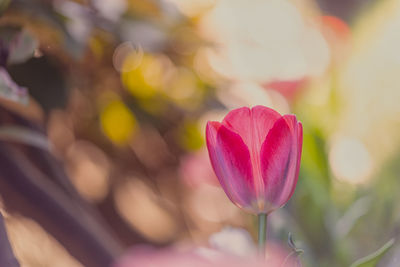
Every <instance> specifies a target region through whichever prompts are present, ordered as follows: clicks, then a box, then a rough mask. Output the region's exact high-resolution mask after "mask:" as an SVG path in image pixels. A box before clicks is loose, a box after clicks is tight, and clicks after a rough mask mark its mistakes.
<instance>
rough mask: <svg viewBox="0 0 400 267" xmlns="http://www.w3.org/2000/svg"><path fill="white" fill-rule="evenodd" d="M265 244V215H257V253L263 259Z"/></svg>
mask: <svg viewBox="0 0 400 267" xmlns="http://www.w3.org/2000/svg"><path fill="white" fill-rule="evenodd" d="M266 243H267V214H265V213H261V214H258V251H259V254H260V256H261V257H263V258H265V244H266Z"/></svg>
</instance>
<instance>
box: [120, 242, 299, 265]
mask: <svg viewBox="0 0 400 267" xmlns="http://www.w3.org/2000/svg"><path fill="white" fill-rule="evenodd" d="M287 255H288V254H287V253H286V252H285V251H283V250H282V249H280V248H278V247H271V249H270V250H269V251H268V253H267V257H266V259H261V258H257V257H238V256H235V255H231V254H228V253H223V252H221V251H218V250H214V249H208V248H197V249H191V250H183V251H182V250H177V249H173V248H164V249H160V250H157V249H154V248H151V247H148V246H137V247H134V248H133V249H131V250H130V251H129V252H128V253H127V254H126V255H124V256H123V257H122V258H120V259H119V261H118V262H117V263H116V264H115V265H114V266H113V267H155V266H157V267H159V266H162V267H294V266H298V265H296V262H295V261H293V260H292V259H290V258H288V257H287Z"/></svg>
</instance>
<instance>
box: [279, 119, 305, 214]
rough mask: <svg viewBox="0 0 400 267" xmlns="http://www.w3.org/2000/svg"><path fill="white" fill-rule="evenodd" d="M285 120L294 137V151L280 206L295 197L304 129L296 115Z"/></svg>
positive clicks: (292, 151)
mask: <svg viewBox="0 0 400 267" xmlns="http://www.w3.org/2000/svg"><path fill="white" fill-rule="evenodd" d="M283 118H284V119H285V120H286V123H287V124H288V126H289V129H290V132H291V136H292V150H291V157H292V159H291V160H290V166H289V169H288V172H287V178H286V180H285V182H286V184H285V185H284V186H283V188H282V192H281V194H280V197H279V200H278V201H277V202H279V203H280V206H281V205H283V204H285V203H286V202H287V201H288V200H289V199H290V198H291V197H292V195H293V193H294V190H295V188H296V184H297V180H298V178H299V169H300V159H301V149H302V144H303V127H302V125H301V123H300V122H298V121H297V119H296V116H294V115H285V116H283Z"/></svg>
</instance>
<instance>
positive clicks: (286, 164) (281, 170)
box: [260, 117, 297, 212]
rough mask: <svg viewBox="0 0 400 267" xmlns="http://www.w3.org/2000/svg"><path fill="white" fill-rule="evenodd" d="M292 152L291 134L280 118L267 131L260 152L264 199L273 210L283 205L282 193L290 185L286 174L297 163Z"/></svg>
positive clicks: (283, 120)
mask: <svg viewBox="0 0 400 267" xmlns="http://www.w3.org/2000/svg"><path fill="white" fill-rule="evenodd" d="M292 150H293V136H292V132H291V129H290V127H289V125H288V123H287V122H286V120H285V117H281V118H280V119H278V120H277V121H276V122H275V124H274V126H273V127H272V128H271V130H270V131H269V133H268V135H267V137H266V139H265V141H264V143H263V145H262V147H261V151H260V158H261V171H262V178H263V180H264V188H265V191H264V198H265V200H266V201H267V202H268V203H270V204H271V205H272V206H273V207H274V208H278V207H280V206H282V205H283V204H284V203H281V202H280V200H281V195H282V192H283V191H284V190H285V191H286V190H288V189H287V188H286V187H287V186H289V185H291V184H292V183H291V181H288V179H293V177H289V176H288V174H289V172H290V171H291V169H292V167H291V166H292V165H296V163H297V161H294V160H295V159H296V158H297V156H296V155H297V153H296V152H295V151H292ZM293 153H295V154H294V155H295V156H293ZM269 212H270V211H269Z"/></svg>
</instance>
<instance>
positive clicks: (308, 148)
mask: <svg viewBox="0 0 400 267" xmlns="http://www.w3.org/2000/svg"><path fill="white" fill-rule="evenodd" d="M0 10H1V17H0V98H1V99H0V142H1V144H0V196H1V200H0V210H1V212H2V214H3V216H4V221H5V223H6V229H7V232H8V237H9V240H10V242H11V245H12V248H13V250H14V253H15V255H16V257H17V258H18V260H19V261H20V263H21V265H22V266H24V267H25V266H26V267H36V266H52V267H61V266H68V267H75V266H108V265H109V264H110V263H111V262H112V261H113V260H114V259H116V258H117V257H118V256H119V255H121V253H123V252H124V251H126V250H127V249H128V248H130V247H132V246H134V245H135V244H139V243H140V244H143V243H145V244H151V245H153V246H156V247H164V246H168V245H180V244H188V243H191V244H196V245H200V246H206V245H208V244H209V238H210V236H212V235H213V234H214V233H217V232H219V231H221V229H223V228H224V227H225V226H228V225H229V226H234V227H240V228H245V229H247V230H248V231H249V232H250V234H251V235H252V236H253V237H255V236H256V221H255V218H253V217H252V216H250V215H248V214H246V213H244V212H243V211H241V210H239V209H238V208H236V207H235V206H234V205H233V204H232V203H231V202H230V201H229V200H228V198H227V197H226V196H225V194H224V192H223V191H222V189H221V188H220V187H219V184H218V181H217V180H216V178H215V176H214V174H213V171H212V169H211V166H210V163H209V159H208V155H207V151H206V149H205V146H204V129H205V124H206V122H207V121H208V120H221V119H222V118H223V116H224V115H225V114H226V113H227V112H228V111H229V110H231V109H233V108H237V107H241V106H254V105H265V106H268V107H272V108H274V109H276V110H278V111H279V112H280V113H282V114H283V113H294V114H296V115H297V117H298V119H299V120H300V121H302V123H303V127H304V145H303V157H302V164H301V170H300V178H299V182H298V186H297V189H296V191H295V194H294V196H293V197H292V199H291V200H290V201H289V203H288V204H287V205H286V206H285V208H283V209H281V210H279V211H277V212H275V213H273V214H272V215H271V216H270V220H269V225H268V231H269V236H268V237H269V239H270V240H271V242H272V241H275V242H277V243H280V244H282V245H283V246H287V245H286V242H287V238H288V233H289V232H291V233H292V234H293V237H294V240H295V243H296V246H297V247H299V248H301V249H303V250H304V253H303V254H302V255H301V259H302V262H303V264H304V266H322V267H323V266H349V265H350V264H351V263H352V262H353V261H355V260H356V259H358V258H360V257H363V256H365V255H368V254H370V253H371V252H373V251H375V250H377V249H378V248H379V247H381V246H382V245H383V244H385V243H386V242H387V241H388V240H389V239H391V238H395V239H396V238H398V236H399V235H400V224H399V223H400V204H399V203H400V195H399V194H398V190H399V188H400V177H399V175H400V165H399V161H400V52H399V47H400V1H399V0H380V1H372V0H363V1H360V0H340V1H339V0H318V1H312V0H302V1H299V0H292V1H289V0H252V1H245V0H76V1H73V0H1V1H0ZM225 238H227V239H228V240H231V239H229V238H231V237H229V236H227V237H225ZM233 243H234V244H237V246H238V249H239V250H240V249H241V247H240V246H241V245H243V244H241V243H240V242H239V241H238V242H237V243H235V242H233ZM399 255H400V246H399V244H398V243H395V245H394V247H393V248H392V249H391V251H390V252H389V253H388V254H386V255H385V257H384V258H383V260H382V261H381V262H380V265H379V266H393V267H394V266H399V265H400V263H399V259H398V258H399Z"/></svg>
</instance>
